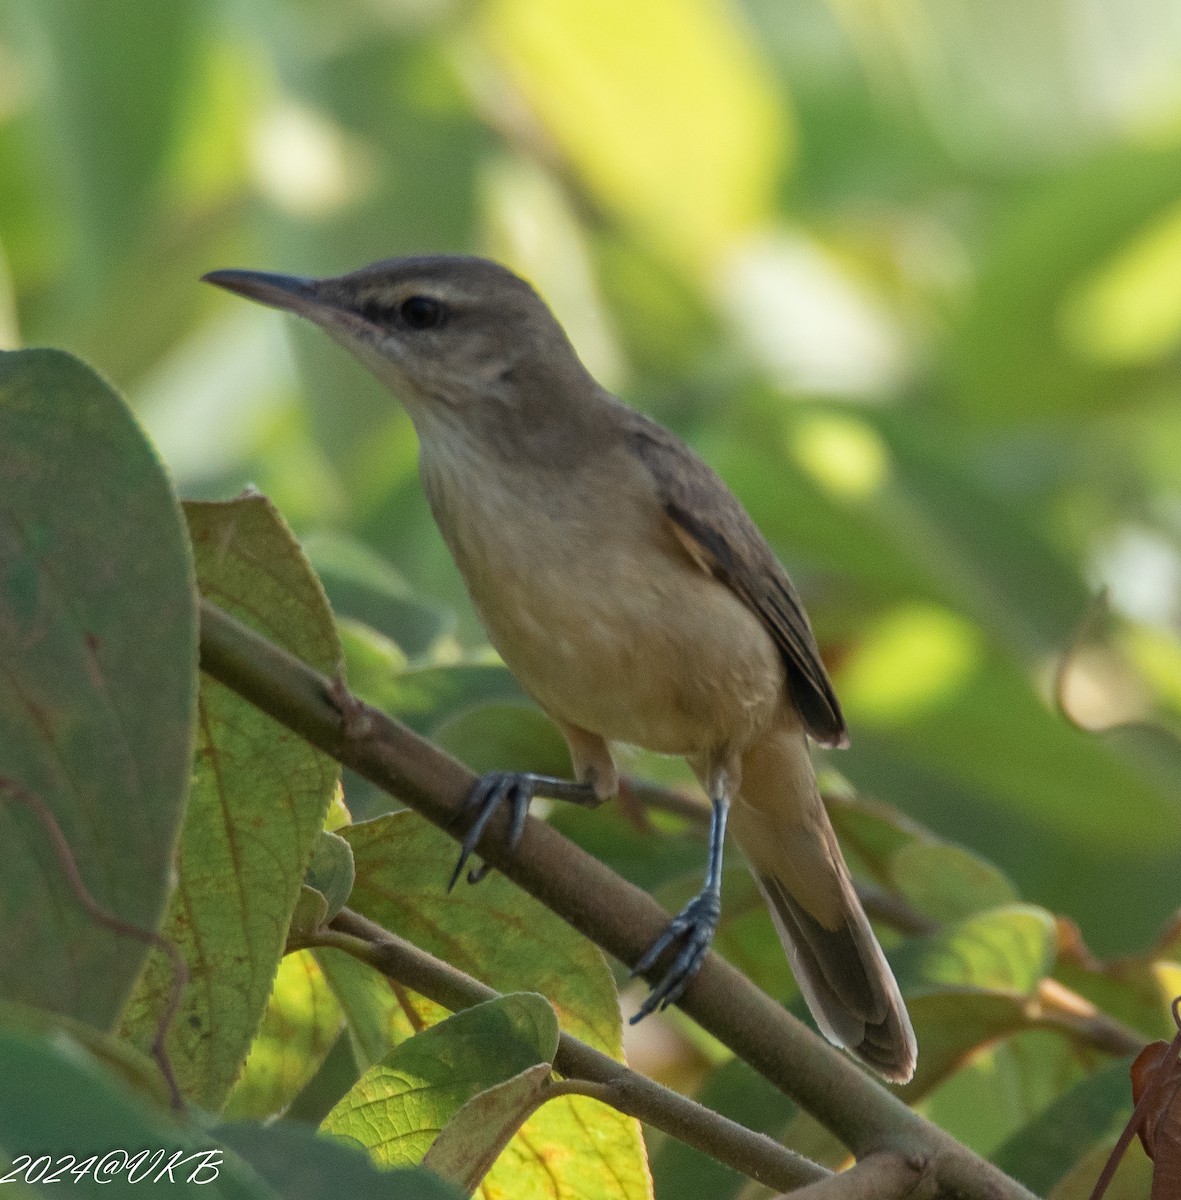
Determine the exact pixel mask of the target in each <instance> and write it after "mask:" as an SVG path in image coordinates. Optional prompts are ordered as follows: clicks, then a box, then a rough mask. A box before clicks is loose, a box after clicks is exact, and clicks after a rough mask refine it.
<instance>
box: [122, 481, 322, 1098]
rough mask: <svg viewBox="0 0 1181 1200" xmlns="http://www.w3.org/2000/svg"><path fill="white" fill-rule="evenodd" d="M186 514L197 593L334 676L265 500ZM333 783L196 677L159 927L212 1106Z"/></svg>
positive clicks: (192, 1088)
mask: <svg viewBox="0 0 1181 1200" xmlns="http://www.w3.org/2000/svg"><path fill="white" fill-rule="evenodd" d="M187 513H188V517H189V525H190V529H191V533H192V539H193V546H194V549H195V552H196V559H197V576H198V582H199V584H200V587H201V590H202V593H203V594H204V595H206V596H207V597H208V598H209V599H210V600H212V601H213V602H214V603H216V604H219V605H221V606H222V607H224V608H225V609H227V610H228V611H230V612H231V613H233V614H234V615H236V616H238V617H240V618H241V619H242V620H244V621H246V622H247V623H248V624H251V625H253V626H254V627H255V628H256V629H258V630H259V632H261V633H263V634H264V635H265V636H267V637H269V638H270V639H271V640H273V641H275V642H277V643H278V644H279V645H281V646H284V647H285V648H286V649H288V650H290V651H291V652H292V653H293V654H295V655H297V656H298V657H300V658H302V659H304V661H305V662H308V663H310V664H311V665H312V666H314V667H316V668H318V669H319V670H321V671H324V672H326V673H328V674H332V673H333V672H334V671H336V670H337V668H338V664H339V658H340V647H339V642H338V641H337V638H336V633H335V629H334V626H333V622H332V614H331V612H330V611H329V609H328V603H327V601H326V600H325V598H324V593H323V591H322V590H321V588H320V586H319V583H318V582H317V580H316V578H315V576H314V575H313V574H312V571H311V569H310V568H309V567H308V565H307V562H306V560H305V559H304V557H303V555H302V554H301V553H300V551H299V547H298V545H297V544H296V542H295V539H294V538H293V537H292V536H291V534H290V532H289V531H288V530H287V528H286V527H285V526H284V525H283V523H282V520H281V519H280V518H279V516H278V514H277V513H276V512H275V511H274V510H273V509H272V508H271V506H270V505H269V504H268V502H267V501H266V500H265V499H264V498H263V497H261V496H258V495H247V496H244V497H242V498H241V499H238V500H234V501H231V502H229V503H225V504H190V505H188V506H187ZM337 780H338V769H337V766H336V764H335V763H334V762H333V760H331V759H330V758H328V757H327V756H326V755H323V754H321V753H320V752H318V751H316V750H314V749H312V748H311V747H310V746H309V745H308V744H307V743H306V742H304V741H303V740H302V739H301V738H299V737H297V736H296V735H295V734H293V733H291V732H290V731H289V730H287V729H285V728H284V727H283V726H281V725H280V724H279V723H278V722H276V721H274V720H272V719H271V718H270V717H268V716H265V715H264V714H263V713H261V712H259V711H258V709H256V708H254V707H253V706H252V705H250V704H248V703H246V701H244V700H242V699H240V698H239V697H238V696H237V695H235V694H234V693H233V692H231V691H230V690H229V689H228V688H227V687H225V686H223V685H222V684H220V683H217V682H216V681H214V680H212V679H210V678H209V677H208V676H204V677H202V680H201V694H200V701H199V743H198V749H197V766H196V773H195V776H194V779H193V786H192V795H191V799H190V805H189V813H188V816H187V818H186V820H185V827H184V832H183V835H182V838H181V847H180V859H179V867H178V874H179V879H178V883H177V891H176V895H175V897H174V900H173V904H172V908H171V911H170V913H169V917H168V921H167V923H166V925H165V932H166V934H167V936H168V937H170V938H171V939H172V940H173V941H174V942H175V943H176V944H177V945H178V946H180V948H181V949H182V951H183V953H184V955H185V958H186V959H187V961H188V964H189V971H190V973H191V981H190V984H189V988H188V990H187V991H186V993H185V1000H184V1006H183V1008H182V1010H181V1014H180V1016H179V1018H178V1019H177V1021H176V1022H175V1023H174V1025H173V1028H172V1034H171V1036H170V1038H169V1042H168V1047H169V1053H170V1055H171V1058H172V1062H173V1066H174V1068H175V1070H176V1074H177V1077H178V1079H179V1080H180V1082H181V1085H182V1087H183V1088H184V1089H185V1091H186V1092H187V1093H188V1094H189V1095H190V1096H191V1097H192V1098H193V1099H195V1100H198V1101H199V1102H200V1103H202V1104H203V1105H205V1106H207V1107H211V1108H217V1107H219V1106H220V1105H221V1104H222V1102H223V1101H224V1100H225V1097H226V1094H227V1092H228V1091H229V1088H230V1085H231V1084H232V1083H233V1081H234V1079H235V1077H236V1075H237V1073H238V1070H239V1068H240V1067H241V1064H242V1062H243V1060H244V1059H245V1057H246V1052H247V1048H248V1047H249V1045H250V1042H251V1040H252V1039H253V1037H254V1034H255V1031H256V1030H257V1029H258V1024H259V1021H260V1020H261V1019H262V1015H263V1011H264V1009H265V1007H266V1003H267V998H268V996H269V995H270V992H271V983H272V980H273V979H274V975H275V969H276V967H277V966H278V964H279V958H280V956H281V954H282V952H283V946H284V943H285V940H286V936H287V926H288V922H289V921H290V919H291V913H292V910H293V909H294V907H295V902H296V899H297V898H298V896H299V890H300V886H301V884H302V881H303V874H304V870H305V868H306V866H307V863H308V860H309V858H310V857H311V853H312V848H313V845H314V843H315V840H316V837H317V835H318V833H319V831H320V827H321V825H322V824H323V822H324V815H325V812H326V811H327V808H328V804H329V802H330V801H331V799H332V797H333V794H334V791H335V789H336V786H337ZM153 965H154V967H155V968H157V969H152V970H150V971H149V972H148V973H147V974H146V975H145V977H144V979H143V980H142V981H141V984H140V986H139V988H138V989H137V992H136V995H135V997H134V1001H133V1004H132V1006H131V1008H130V1010H129V1012H128V1016H127V1019H126V1021H125V1029H126V1032H127V1033H128V1035H129V1036H131V1037H132V1038H133V1039H134V1040H136V1041H137V1042H139V1041H143V1040H144V1039H145V1038H146V1037H147V1035H148V1034H149V1032H150V1031H151V1030H152V1028H153V1027H154V1022H155V1019H156V1013H157V1012H158V1011H159V1010H160V1006H161V1004H162V1003H163V1000H164V995H165V993H164V988H165V984H166V980H165V978H164V976H163V974H162V972H161V970H159V969H158V966H159V964H158V963H156V962H155V960H154V963H153Z"/></svg>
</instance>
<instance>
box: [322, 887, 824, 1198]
mask: <svg viewBox="0 0 1181 1200" xmlns="http://www.w3.org/2000/svg"><path fill="white" fill-rule="evenodd" d="M308 944H309V945H313V946H323V947H333V948H335V949H339V950H343V951H345V952H346V953H348V954H352V955H353V956H354V957H356V958H359V959H361V960H362V961H363V962H366V963H368V964H369V965H370V966H371V967H373V968H374V969H375V970H377V971H380V972H381V973H382V974H383V975H386V976H388V977H389V978H390V979H393V980H397V981H398V982H399V983H401V984H404V985H405V986H406V987H408V988H412V989H413V990H414V991H416V992H418V993H419V994H420V995H423V996H426V997H427V998H428V999H430V1000H434V1001H435V1002H436V1003H437V1004H441V1005H442V1006H443V1007H444V1008H448V1009H450V1010H451V1011H452V1012H457V1011H459V1010H460V1009H463V1008H470V1007H471V1006H472V1005H473V1004H480V1003H482V1002H483V1001H485V1000H494V999H495V998H496V997H497V995H498V994H499V993H497V992H495V991H493V989H492V988H490V987H488V986H487V985H486V984H483V983H481V982H480V981H479V980H478V979H473V978H472V977H471V976H470V975H466V974H464V972H463V971H460V970H459V969H458V968H456V967H453V966H451V965H450V964H448V963H445V962H443V961H442V960H441V959H438V958H435V957H434V955H432V954H428V953H427V952H426V951H425V950H420V949H419V948H418V947H417V946H414V945H411V943H410V942H407V941H404V940H403V939H402V938H400V937H397V936H396V935H394V934H392V933H390V932H389V931H388V930H386V929H383V928H382V926H380V925H378V924H376V923H374V922H373V921H370V920H368V919H367V918H366V917H363V916H361V915H360V914H359V913H355V912H353V911H352V910H351V909H347V908H346V909H344V910H342V911H341V912H340V913H339V914H338V915H337V917H336V918H335V920H333V922H332V926H331V928H330V929H327V930H324V931H322V932H321V933H319V934H317V935H316V936H314V937H313V938H311V939H309V941H308ZM554 1067H555V1068H556V1070H557V1071H558V1072H559V1074H561V1075H563V1076H565V1077H566V1079H567V1080H570V1081H572V1082H575V1083H576V1086H575V1088H574V1089H572V1090H578V1088H577V1082H578V1081H584V1082H586V1083H588V1084H590V1085H591V1086H590V1087H588V1088H586V1090H585V1093H584V1094H589V1095H592V1096H594V1097H596V1098H597V1099H599V1100H601V1101H602V1102H603V1103H605V1104H609V1105H611V1107H612V1108H616V1109H618V1110H619V1111H620V1112H623V1113H627V1115H628V1116H631V1117H636V1118H637V1119H638V1120H641V1121H643V1122H645V1123H646V1124H648V1125H652V1126H654V1127H655V1128H657V1129H661V1130H663V1131H664V1132H665V1133H667V1134H670V1135H671V1136H672V1137H675V1138H677V1139H678V1140H680V1141H682V1142H685V1143H686V1144H687V1145H690V1146H693V1147H694V1148H695V1149H697V1150H700V1151H701V1152H702V1153H703V1154H708V1155H709V1156H710V1157H711V1158H715V1159H717V1160H718V1162H721V1163H725V1164H726V1166H728V1167H731V1168H733V1169H734V1170H735V1171H738V1172H740V1173H741V1174H743V1175H746V1176H748V1177H749V1178H751V1179H755V1180H757V1181H758V1182H760V1183H763V1184H766V1185H767V1186H768V1187H775V1188H798V1187H802V1186H803V1185H804V1184H807V1183H812V1182H814V1181H816V1180H820V1179H825V1178H827V1177H828V1174H829V1172H827V1171H826V1170H824V1168H823V1167H819V1166H817V1165H816V1164H815V1163H813V1162H811V1161H809V1160H808V1159H806V1158H804V1157H803V1156H802V1155H799V1154H796V1153H795V1152H794V1151H791V1150H788V1149H787V1148H786V1147H784V1146H781V1145H780V1144H779V1143H778V1142H776V1141H774V1140H773V1139H771V1138H769V1137H766V1136H765V1135H764V1134H761V1133H754V1132H753V1131H752V1130H749V1129H746V1128H745V1127H744V1126H742V1125H739V1124H738V1123H737V1122H735V1121H731V1120H729V1118H727V1117H723V1116H721V1115H720V1114H719V1113H716V1112H713V1111H712V1110H711V1109H708V1108H706V1107H704V1106H703V1105H701V1104H698V1103H697V1102H696V1101H695V1100H689V1099H687V1098H686V1097H684V1096H681V1095H679V1094H678V1093H677V1092H673V1091H670V1090H669V1089H668V1088H665V1087H661V1086H660V1084H658V1083H653V1082H652V1080H650V1079H647V1078H645V1077H644V1076H643V1075H637V1074H636V1072H635V1071H631V1070H629V1069H628V1068H627V1067H625V1066H623V1064H622V1063H618V1062H616V1061H615V1060H614V1059H613V1058H610V1057H608V1056H607V1055H606V1054H602V1053H600V1052H599V1051H598V1050H595V1049H594V1048H593V1047H592V1046H588V1045H587V1044H586V1043H585V1042H581V1041H579V1040H578V1039H577V1038H575V1037H571V1036H570V1034H568V1033H563V1034H561V1036H560V1038H559V1040H558V1052H557V1055H556V1056H555V1058H554Z"/></svg>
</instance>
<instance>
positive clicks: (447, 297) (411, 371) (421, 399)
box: [204, 255, 585, 423]
mask: <svg viewBox="0 0 1181 1200" xmlns="http://www.w3.org/2000/svg"><path fill="white" fill-rule="evenodd" d="M204 279H205V281H206V282H207V283H213V284H216V285H217V286H219V287H223V288H227V289H228V290H229V291H232V292H236V293H238V294H239V295H241V296H245V297H247V298H248V299H250V300H256V301H258V302H259V303H260V304H267V305H270V306H271V307H272V308H281V309H286V310H287V311H289V312H292V313H295V314H297V315H298V316H301V317H306V318H307V319H308V320H309V321H313V322H315V324H317V325H319V326H321V327H322V328H323V329H324V330H325V331H326V332H327V333H328V334H329V335H330V336H331V337H332V338H333V339H334V340H335V341H337V342H339V343H340V344H341V345H342V346H344V347H345V348H346V349H347V350H349V351H350V352H351V353H352V354H354V355H355V356H356V357H357V358H358V359H360V360H361V362H363V363H364V364H365V365H366V366H367V367H368V368H369V369H370V370H371V371H372V372H373V373H374V374H375V375H376V376H377V377H378V378H379V379H381V380H382V382H384V383H385V384H386V385H387V386H388V387H389V388H390V390H391V391H393V392H394V394H395V395H396V396H397V397H398V398H399V399H400V400H401V401H402V402H403V403H404V404H405V405H406V407H407V408H408V409H409V411H410V413H411V416H417V415H418V414H424V413H427V412H429V411H430V410H432V409H436V410H437V409H438V408H440V407H442V408H444V409H449V410H452V411H455V410H463V409H464V408H468V407H470V406H473V405H481V404H483V403H484V402H486V401H488V400H490V399H499V400H500V401H501V402H502V403H503V404H506V405H509V406H512V405H514V404H516V403H518V401H519V398H520V397H522V396H528V395H530V394H532V393H535V392H537V391H538V390H539V388H538V385H540V387H541V389H542V390H544V391H545V392H547V393H548V394H549V395H551V396H552V395H553V394H554V385H560V383H561V382H562V381H563V380H566V381H569V380H571V379H573V378H574V377H576V376H577V377H581V378H585V371H584V369H583V368H582V365H581V363H579V361H578V358H577V356H576V355H575V353H574V350H573V349H572V347H571V346H570V343H569V341H568V340H567V338H566V335H565V333H564V332H563V331H562V328H561V326H560V325H559V324H558V322H557V321H556V320H555V318H554V316H553V314H552V313H551V312H550V311H549V309H548V308H547V307H546V305H545V303H544V302H543V301H542V300H541V298H540V297H539V296H538V295H537V293H536V292H535V291H534V290H533V289H532V288H531V287H530V286H529V284H527V283H526V282H525V281H524V280H523V279H520V278H519V277H518V276H516V275H514V274H513V273H512V272H511V271H509V270H508V269H507V268H505V267H502V266H500V265H499V264H498V263H494V262H491V261H489V260H488V259H483V258H475V257H468V256H460V255H434V256H429V257H417V258H393V259H388V260H386V261H384V262H379V263H375V264H374V265H373V266H369V267H363V268H362V269H361V270H359V271H353V272H351V273H350V274H348V275H337V276H333V277H330V278H326V279H309V278H303V277H300V276H294V275H272V274H267V273H265V272H261V271H237V270H228V271H212V272H210V273H209V274H208V275H206V276H204ZM530 384H532V385H533V386H530ZM547 385H548V386H547ZM558 394H562V389H561V387H560V386H559V387H558ZM416 423H417V422H416Z"/></svg>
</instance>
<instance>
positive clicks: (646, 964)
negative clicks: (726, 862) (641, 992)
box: [631, 770, 730, 1025]
mask: <svg viewBox="0 0 1181 1200" xmlns="http://www.w3.org/2000/svg"><path fill="white" fill-rule="evenodd" d="M709 798H710V803H711V804H712V805H713V812H712V814H711V818H710V823H709V866H708V867H707V869H706V873H705V886H704V887H703V888H702V889H701V891H700V892H698V893H697V895H696V896H694V897H693V899H692V900H690V901H689V903H688V904H686V905H685V907H684V908H683V909H681V911H680V912H679V913H678V914H677V915H676V916H675V917H673V919H672V920H671V921H670V922H669V923H668V925H667V927H666V928H665V930H664V932H663V933H662V934H661V935H660V937H658V938H657V939H656V941H654V942H653V943H652V945H651V946H649V947H648V949H647V950H645V951H644V955H643V957H642V958H641V959H640V961H639V962H637V963H636V965H635V966H634V967H633V968H632V971H631V974H632V975H633V976H635V975H643V974H644V973H645V972H646V971H650V970H651V969H652V968H653V967H654V966H655V965H656V962H657V960H658V959H659V958H660V956H661V955H662V954H663V953H664V952H665V950H667V949H668V948H669V947H670V946H674V945H675V946H679V947H680V949H679V951H678V953H677V956H676V958H674V959H673V961H672V965H671V966H670V967H669V968H668V970H667V971H665V973H664V974H663V975H662V976H661V977H660V982H659V983H657V984H656V985H655V986H654V987H653V989H652V991H651V992H649V993H648V998H647V999H646V1000H645V1001H644V1003H643V1004H641V1005H640V1011H639V1012H637V1013H636V1015H635V1016H634V1017H632V1019H631V1024H632V1025H634V1024H635V1023H636V1022H637V1021H642V1020H643V1019H644V1018H645V1017H646V1016H647V1015H648V1014H649V1013H652V1012H656V1011H657V1010H658V1009H664V1008H667V1007H668V1006H669V1005H670V1004H675V1003H676V1002H677V1001H678V1000H679V999H680V998H681V996H682V995H683V994H684V991H685V989H686V988H687V987H688V986H689V981H690V980H691V979H692V978H693V976H694V974H695V973H696V971H697V968H698V967H700V966H701V963H702V960H703V959H704V958H705V952H706V951H707V950H708V949H709V945H710V942H712V941H713V936H714V931H715V930H716V929H717V927H718V917H719V916H720V915H721V912H722V848H723V846H724V844H725V841H726V816H727V814H728V813H729V811H730V776H729V773H728V772H726V771H725V770H717V771H714V772H711V777H710V797H709Z"/></svg>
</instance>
